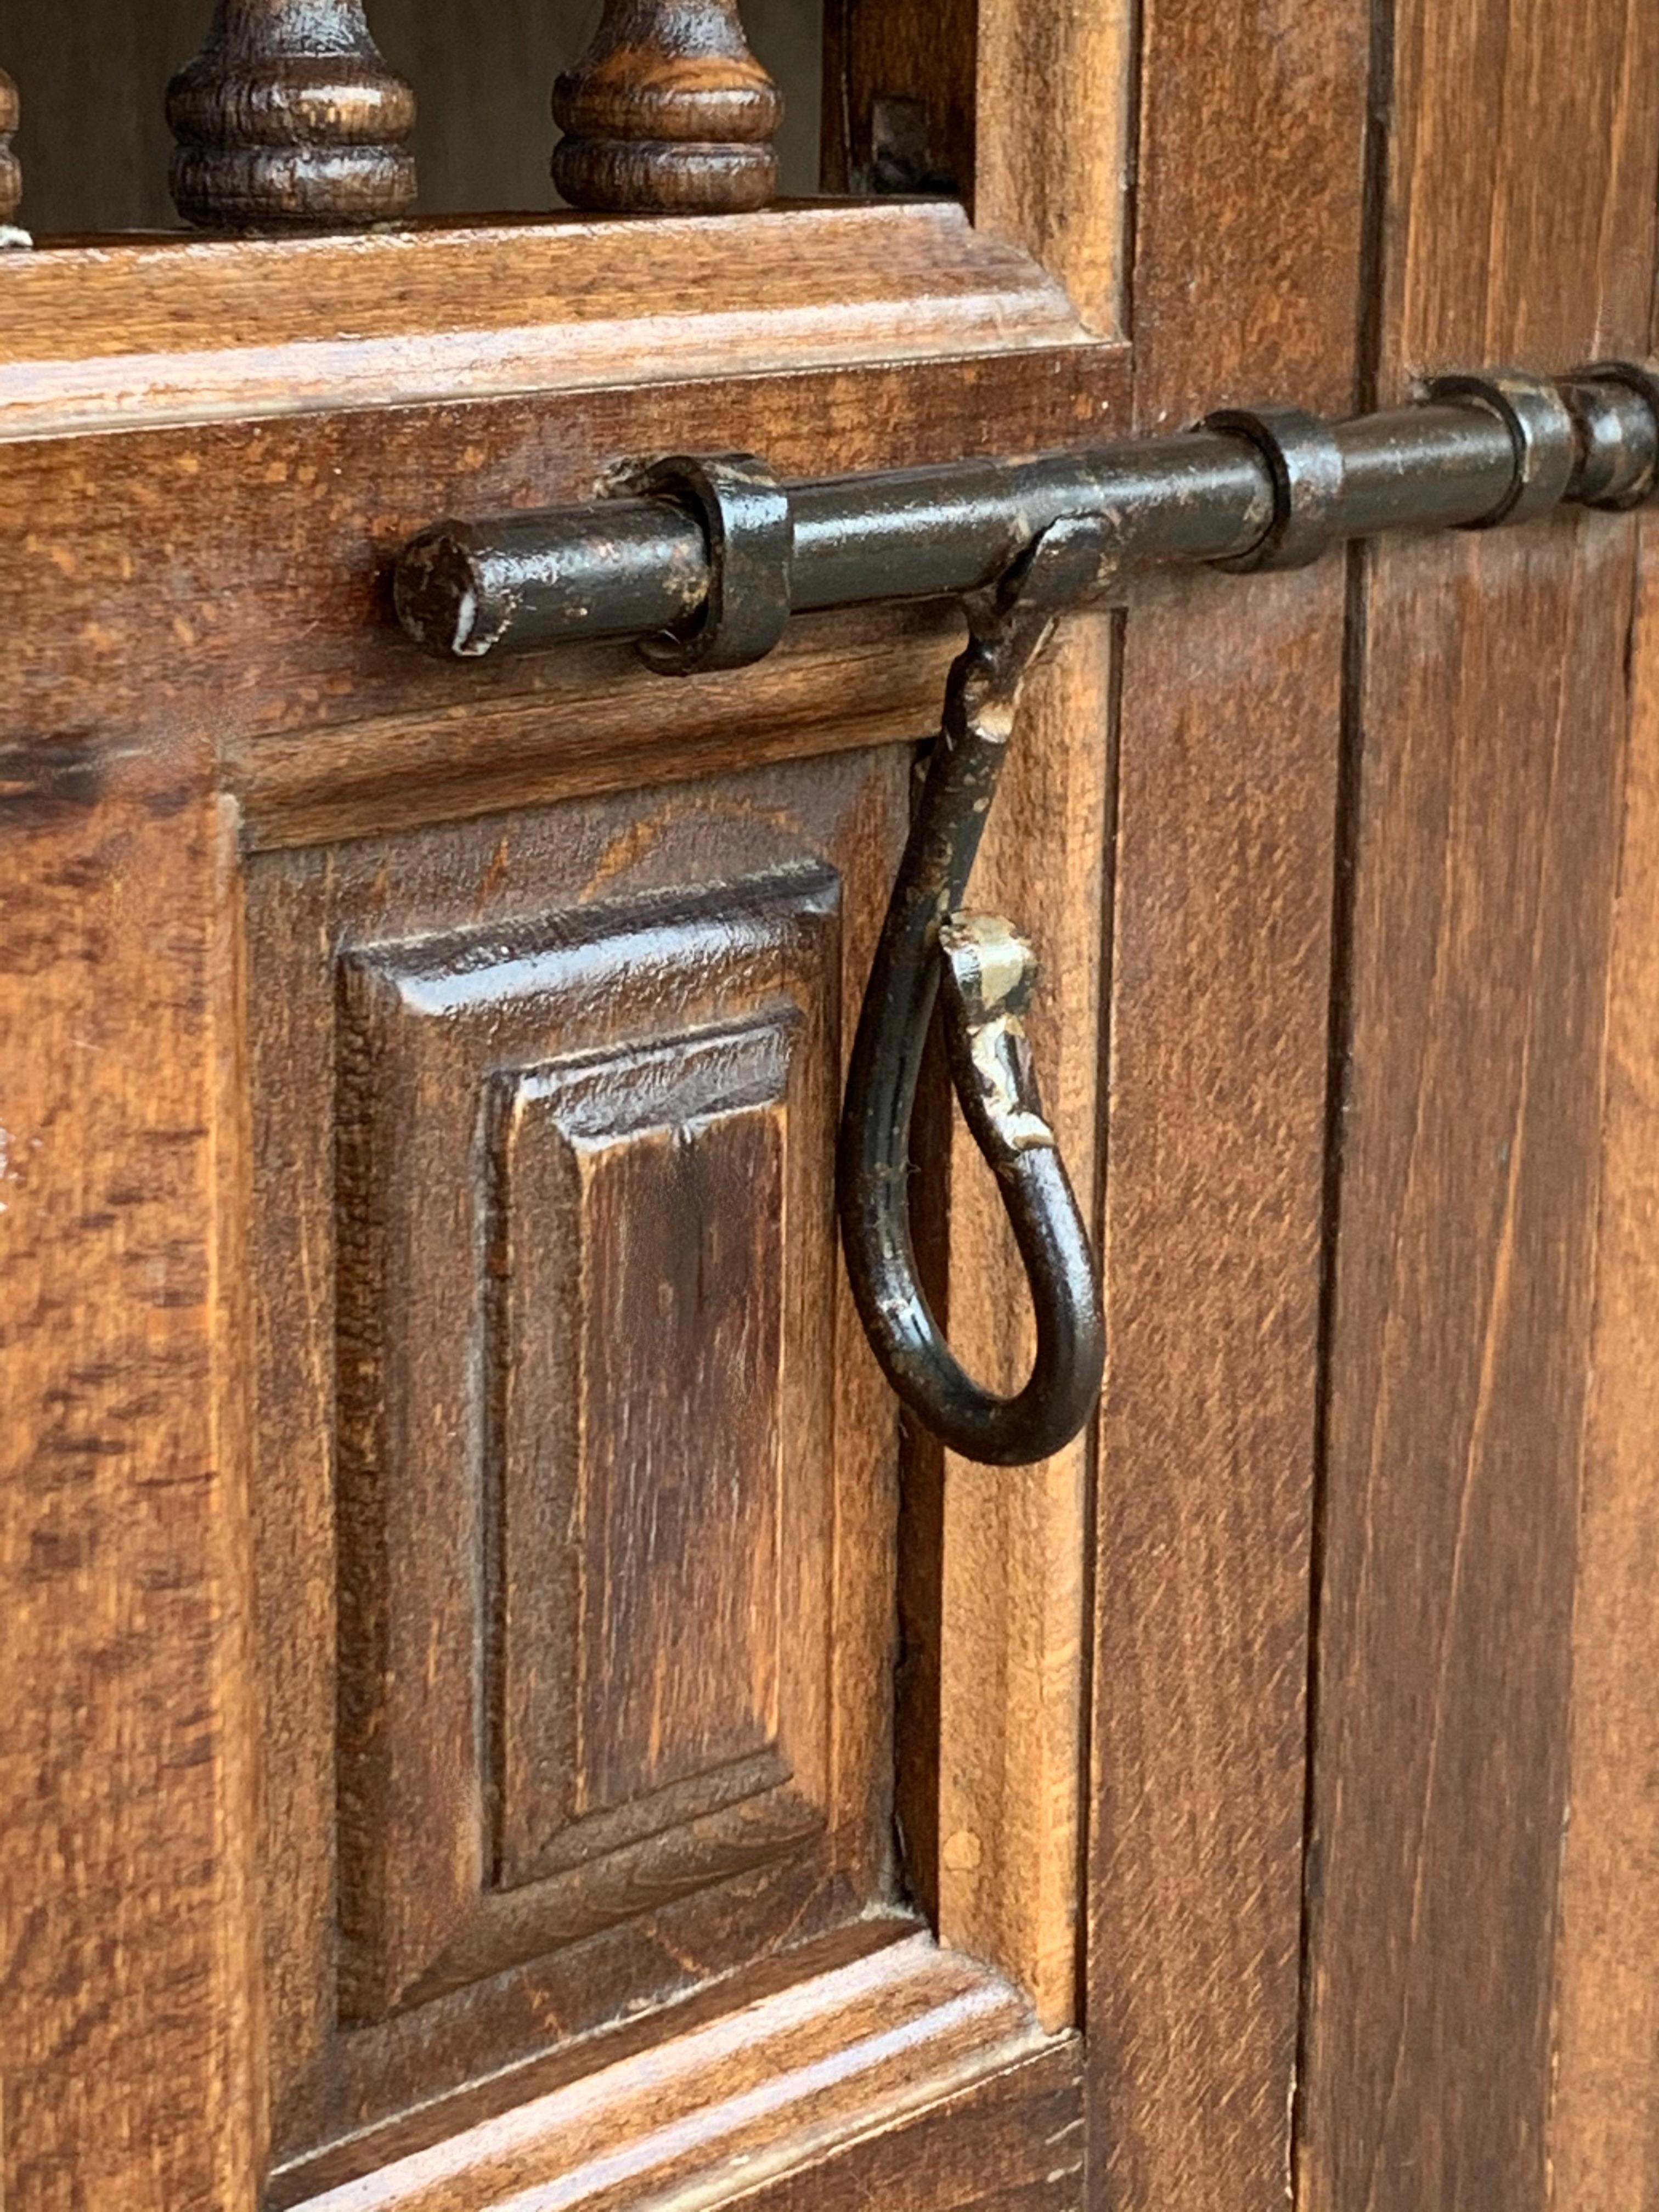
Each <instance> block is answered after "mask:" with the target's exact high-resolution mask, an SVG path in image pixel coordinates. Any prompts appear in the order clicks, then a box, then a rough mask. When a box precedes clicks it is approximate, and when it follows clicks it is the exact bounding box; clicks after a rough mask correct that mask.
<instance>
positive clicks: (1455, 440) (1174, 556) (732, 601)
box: [395, 362, 1659, 1466]
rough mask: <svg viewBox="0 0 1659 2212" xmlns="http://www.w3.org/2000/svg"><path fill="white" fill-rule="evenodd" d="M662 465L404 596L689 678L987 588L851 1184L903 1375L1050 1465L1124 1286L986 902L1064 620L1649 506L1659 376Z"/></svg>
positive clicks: (1494, 382) (469, 557)
mask: <svg viewBox="0 0 1659 2212" xmlns="http://www.w3.org/2000/svg"><path fill="white" fill-rule="evenodd" d="M651 471H652V472H651V473H650V474H649V475H647V477H644V478H643V479H641V478H639V477H635V483H640V482H641V481H642V482H643V483H646V484H647V485H648V486H649V487H650V488H651V490H652V491H653V494H654V495H653V496H647V497H642V498H641V497H623V498H617V499H613V500H611V501H604V502H596V503H593V504H592V505H589V506H587V507H572V508H568V509H565V510H562V511H560V512H556V513H547V514H523V515H515V516H511V517H508V518H506V519H505V520H499V521H492V522H483V523H479V524H466V523H459V522H446V523H440V524H438V525H437V526H435V528H434V529H432V530H429V531H428V532H423V533H422V536H421V537H420V538H416V539H415V540H414V541H413V543H412V544H410V546H409V547H408V548H407V549H406V550H405V551H404V555H403V557H402V559H401V561H400V562H399V564H398V572H397V577H396V588H395V597H396V603H397V606H398V615H399V617H400V619H401V620H402V622H403V623H404V628H405V629H407V630H408V631H409V633H410V635H411V636H412V637H413V638H414V639H415V640H416V641H417V642H418V643H419V644H421V645H422V646H424V647H426V648H427V649H428V651H431V652H434V653H441V654H443V655H444V656H446V657H449V658H459V659H477V658H480V657H482V656H483V655H486V654H489V653H498V652H499V653H511V652H520V651H524V650H527V649H529V648H531V647H538V646H546V645H550V644H553V643H556V642H557V641H560V640H561V639H570V638H577V637H590V638H591V637H606V636H609V637H635V638H637V639H639V640H640V641H641V647H642V650H643V651H644V653H645V655H646V658H647V660H648V661H649V663H650V665H652V666H653V667H655V668H657V669H659V670H661V671H665V672H670V673H679V674H690V673H691V672H694V671H696V669H698V668H703V669H711V668H715V667H733V666H739V665H743V664H744V663H745V662H747V661H751V660H756V659H761V658H762V657H763V655H764V654H765V653H767V652H769V650H770V649H771V647H773V646H774V645H775V643H776V642H777V640H778V638H779V637H780V636H781V634H782V631H783V628H784V625H785V623H786V622H787V617H788V615H789V614H790V612H792V611H802V610H804V609H808V608H821V607H830V606H848V605H859V604H862V603H865V602H868V601H872V600H878V599H931V598H939V597H941V596H945V595H958V594H959V595H961V596H962V597H963V599H964V603H965V607H966V611H967V615H968V623H969V642H968V645H967V647H966V648H965V649H964V651H963V653H962V654H961V656H960V657H959V658H958V659H957V662H956V664H955V665H954V666H953V668H952V670H951V678H950V682H949V686H948V689H947V691H946V696H945V711H944V715H943V718H942V722H941V727H940V732H939V738H938V739H937V741H936V742H935V744H934V746H933V753H932V756H931V759H930V763H929V767H928V773H927V782H926V785H925V787H924V789H923V792H922V795H921V802H920V804H919V805H918V807H917V810H916V813H915V819H914V821H913V823H912V825H911V830H910V836H909V841H908V844H907V846H906V848H905V852H904V856H903V859H902V861H901V863H900V866H899V872H898V877H897V879H896V884H895V887H894V890H893V896H892V899H891V902H890V906H889V908H888V913H887V919H886V922H885V925H884V929H883V932H882V937H881V941H880V945H879V946H878V951H877V954H876V958H875V963H874V966H873V968H872V973H871V976H870V980H869V983H868V987H867V988H866V994H865V1000H864V1006H863V1011H862V1013H861V1015H860V1021H859V1027H858V1032H857V1036H856V1038H855V1040H854V1048H853V1058H852V1066H851V1070H850V1073H849V1076H848V1087H847V1097H846V1100H845V1103H844V1105H843V1109H842V1127H841V1140H840V1147H839V1152H838V1159H837V1197H838V1204H839V1207H840V1212H841V1225H842V1247H843V1249H844V1251H845V1254H846V1258H847V1267H848V1277H849V1279H850V1281H851V1284H852V1288H853V1292H854V1297H855V1299H856V1300H857V1303H858V1307H859V1312H860V1317H861V1319H862V1321H863V1322H864V1326H865V1329H866V1333H867V1334H868V1336H869V1338H870V1341H871V1343H872V1346H873V1347H874V1350H875V1352H876V1356H877V1358H878V1359H879V1361H880V1363H881V1365H882V1369H883V1371H884V1374H885V1375H886V1376H887V1379H888V1381H889V1382H890V1384H891V1385H892V1388H893V1389H894V1390H895V1391H896V1394H897V1395H898V1396H899V1397H900V1398H901V1399H902V1401H903V1402H904V1403H905V1404H906V1405H907V1406H908V1407H909V1408H910V1410H911V1411H912V1412H913V1413H915V1415H916V1417H917V1418H918V1419H920V1420H921V1421H922V1422H924V1423H925V1424H926V1425H927V1427H928V1428H929V1429H931V1430H932V1431H933V1432H934V1433H935V1434H936V1435H938V1436H939V1437H942V1438H943V1439H944V1440H945V1443H947V1444H948V1445H950V1446H951V1449H954V1450H956V1451H958V1452H961V1453H963V1455H966V1456H967V1457H969V1458H971V1459H976V1460H981V1461H985V1462H990V1463H992V1464H995V1465H1003V1466H1012V1465H1021V1464H1024V1463H1027V1462H1031V1461H1035V1460H1039V1459H1043V1458H1046V1457H1048V1455H1050V1454H1051V1453H1053V1452H1055V1451H1057V1450H1059V1449H1060V1448H1061V1447H1062V1446H1063V1445H1065V1444H1066V1443H1069V1442H1070V1441H1071V1439H1072V1438H1073V1437H1075V1436H1076V1435H1077V1434H1078V1432H1079V1431H1080V1430H1081V1428H1082V1427H1083V1425H1085V1422H1086V1421H1087V1420H1088V1419H1089V1416H1090V1413H1091V1410H1092V1408H1093V1407H1094V1403H1095V1401H1096V1398H1097V1395H1098V1393H1099V1389H1100V1380H1101V1375H1102V1371H1103V1364H1104V1358H1105V1328H1104V1321H1103V1313H1102V1304H1101V1294H1100V1289H1099V1283H1098V1277H1097V1269H1096V1265H1095V1261H1094V1257H1093V1255H1092V1254H1091V1250H1090V1246H1089V1238H1088V1232H1087V1230H1086V1228H1085V1224H1084V1222H1083V1220H1082V1218H1081V1216H1080V1214H1079V1209H1078V1206H1077V1201H1076V1199H1075V1197H1074V1195H1073V1190H1072V1187H1071V1183H1070V1181H1069V1179H1068V1177H1067V1176H1066V1169H1065V1165H1064V1163H1063V1162H1062V1161H1061V1159H1060V1154H1059V1151H1058V1148H1057V1146H1056V1145H1055V1142H1054V1134H1053V1132H1052V1130H1051V1129H1050V1127H1049V1126H1048V1122H1047V1121H1046V1120H1045V1119H1044V1116H1043V1112H1042V1099H1041V1097H1040V1094H1039V1091H1038V1089H1037V1085H1036V1076H1035V1073H1034V1071H1033V1069H1032V1066H1031V1063H1030V1051H1029V1048H1028V1047H1027V1043H1026V1039H1025V1032H1024V1013H1025V1010H1026V1007H1027V1005H1028V1002H1029V1000H1030V992H1031V987H1032V982H1033V980H1034V975H1035V963H1034V961H1033V958H1032V955H1031V951H1030V947H1029V946H1028V945H1026V944H1025V942H1024V939H1022V938H1021V937H1020V936H1019V935H1018V932H1017V931H1016V930H1015V928H1014V927H1013V926H1012V923H1010V922H1009V921H1006V920H1004V919H1003V918H1002V917H1001V916H1000V915H975V914H972V913H970V912H968V911H966V910H964V908H963V900H964V899H965V897H966V895H967V890H968V886H969V877H970V875H971V873H972V871H973V866H974V861H975V857H976V855H977V854H978V851H979V846H980V841H981V836H983V833H984V829H985V823H986V820H987V816H988V813H989V811H990V807H991V805H992V803H993V801H994V798H995V794H996V788H997V783H998V780H999V778H1000V774H1001V769H1002V765H1003V763H1004V761H1005V759H1006V755H1007V750H1008V746H1009V744H1010V743H1011V741H1012V738H1013V737H1014V734H1015V731H1016V727H1017V725H1018V708H1019V701H1020V696H1021V692H1022V690H1023V687H1024V682H1025V679H1026V678H1027V676H1028V675H1029V673H1030V669H1031V667H1032V665H1034V663H1035V662H1036V659H1037V658H1038V656H1039V655H1040V654H1041V653H1042V649H1043V647H1044V646H1045V645H1046V644H1047V642H1048V639H1049V637H1050V636H1051V635H1052V634H1053V631H1054V625H1055V623H1056V622H1057V621H1058V620H1059V618H1060V616H1061V615H1062V614H1063V613H1064V612H1065V611H1066V610H1067V609H1069V608H1072V607H1076V606H1080V605H1085V604H1088V603H1090V602H1093V603H1096V604H1099V603H1101V602H1102V601H1103V599H1105V598H1106V597H1108V596H1109V593H1110V592H1111V589H1112V586H1114V584H1115V582H1116V581H1117V580H1119V579H1120V578H1121V576H1122V574H1123V573H1124V571H1125V570H1126V569H1127V568H1133V567H1139V566H1145V565H1147V564H1149V563H1152V562H1171V561H1174V562H1183V561H1184V562H1209V563H1212V564H1214V565H1216V566H1218V567H1221V568H1228V569H1231V570H1235V571H1238V572H1243V573H1248V572H1249V571H1252V570H1255V569H1265V568H1292V567H1298V566H1301V565H1303V564H1304V563H1305V562H1310V561H1313V560H1316V559H1317V558H1318V557H1319V556H1320V555H1321V554H1322V552H1323V551H1324V550H1326V549H1327V547H1328V546H1329V545H1330V544H1333V543H1334V542H1335V541H1336V540H1338V539H1340V538H1353V537H1361V536H1366V535H1369V534H1370V533H1371V532H1376V531H1381V530H1386V529H1396V528H1407V529H1409V528H1416V529H1427V528H1434V527H1456V528H1463V529H1477V530H1478V529H1491V528H1495V527H1498V526H1508V525H1514V524H1518V523H1524V522H1527V521H1529V520H1534V519H1535V518H1536V517H1538V516H1541V515H1543V514H1547V513H1551V512H1553V509H1554V508H1555V507H1557V506H1558V505H1559V503H1561V502H1562V501H1578V502H1580V503H1581V504H1583V505H1585V506H1589V507H1604V508H1607V509H1611V510H1620V509H1624V508H1627V507H1634V506H1637V505H1639V504H1640V503H1641V502H1642V501H1644V500H1645V499H1647V498H1649V497H1650V496H1651V495H1652V494H1653V492H1654V490H1655V488H1656V481H1659V373H1656V371H1655V370H1653V369H1652V368H1649V367H1647V366H1644V365H1643V364H1639V363H1633V362H1602V363H1598V364H1596V365H1595V366H1593V367H1591V368H1583V369H1579V370H1576V371H1574V372H1573V373H1572V374H1571V375H1568V376H1565V377H1562V378H1559V379H1555V380H1551V379H1546V378H1540V377H1533V376H1527V375H1522V374H1519V373H1517V372H1514V371H1498V372H1493V373H1491V374H1484V375H1480V376H1458V377H1444V378H1441V379H1439V380H1437V381H1436V382H1435V383H1433V384H1432V385H1431V386H1429V387H1428V390H1427V392H1426V393H1425V398H1424V401H1423V403H1422V404H1420V405H1419V406H1416V407H1412V408H1402V409H1399V410H1395V411H1393V412H1390V413H1387V414H1378V415H1372V416H1360V417H1358V418H1357V419H1356V420H1354V421H1352V422H1344V423H1337V424H1334V425H1328V424H1325V423H1323V422H1320V421H1319V419H1318V418H1317V417H1316V416H1310V415H1307V414H1304V413H1303V412H1302V411H1301V410H1297V409H1295V408H1290V407H1279V406H1272V407H1259V408H1255V409H1251V410H1226V411H1225V412H1222V413H1218V414H1213V415H1211V416H1207V417H1206V420H1205V422H1203V423H1202V424H1200V426H1199V427H1198V428H1197V429H1196V430H1194V431H1190V432H1188V433H1186V434H1185V435H1182V436H1178V437H1175V438H1162V439H1149V440H1144V441H1130V442H1126V443H1123V444H1120V445H1115V446H1106V447H1097V448H1095V449H1094V450H1092V451H1089V452H1084V453H1054V454H1048V455H1045V456H1042V458H1040V459H1036V460H1031V461H1015V462H995V461H971V462H963V463H960V464H958V465H955V466H950V467H940V468H933V469H918V470H909V471H896V472H892V473H890V474H887V475H880V476H871V477H843V478H838V479H830V480H826V481H823V482H818V483H802V484H796V485H793V486H790V487H785V486H782V485H780V484H779V483H777V482H776V480H775V478H774V477H772V476H771V474H770V473H769V471H768V470H767V469H766V467H765V465H764V464H763V462H761V461H759V460H757V459H755V457H754V456H752V455H749V454H726V455H717V456H712V457H705V458H700V459H699V458H689V457H684V456H676V457H673V458H671V459H666V460H662V461H659V462H657V463H654V464H652V465H651ZM936 1006H938V1007H939V1009H940V1012H941V1015H942V1019H943V1022H944V1027H945V1043H946V1046H947V1048H948V1053H949V1058H950V1064H951V1077H952V1080H953V1082H954V1085H955V1087H956V1091H957V1099H958V1101H959V1103H960V1104H961V1106H962V1109H963V1115H964V1116H965V1118H966V1120H967V1122H968V1126H969V1130H970V1132H971V1133H972V1135H973V1138H974V1140H975V1144H976V1145H977V1146H978V1147H979V1149H980V1151H981V1153H982V1154H983V1156H984V1158H985V1159H986V1160H987V1164H989V1165H990V1167H991V1169H992V1171H993V1172H994V1175H995V1176H996V1177H997V1181H998V1187H999V1188H1000V1193H1001V1195H1002V1201H1003V1205H1004V1207H1005V1209H1006V1212H1007V1215H1008V1218H1009V1221H1010V1223H1011V1225H1012V1229H1013V1231H1014V1235H1015V1237H1016V1239H1017V1240H1018V1245H1019V1249H1020V1255H1021V1258H1022V1260H1023V1261H1024V1267H1025V1271H1026V1275H1027V1279H1028V1281H1029V1283H1030V1291H1031V1297H1032V1304H1033V1309H1034V1312H1035V1316H1036V1345H1037V1349H1036V1359H1035V1362H1034V1364H1033V1367H1032V1371H1031V1375H1030V1379H1029V1381H1028V1382H1027V1383H1026V1384H1025V1387H1024V1389H1022V1390H1020V1391H1018V1392H1017V1393H1016V1394H1015V1395H1013V1396H1012V1397H1007V1398H1004V1397H1000V1396H998V1395H996V1394H995V1393H994V1392H991V1391H988V1390H987V1389H983V1388H982V1387H981V1385H980V1384H979V1383H976V1382H975V1380H974V1379H973V1377H972V1376H969V1374H968V1373H967V1371H966V1370H964V1369H963V1366H962V1364H960V1362H959V1361H958V1360H957V1358H956V1356H955V1354H954V1353H953V1352H951V1347H950V1345H949V1343H948V1342H947V1341H946V1340H945V1334H944V1332H943V1331H942V1330H941V1329H940V1328H939V1323H938V1322H937V1320H936V1319H935V1317H934V1316H933V1312H932V1310H931V1309H930V1308H929V1306H928V1304H927V1296H926V1293H925V1291H923V1289H922V1287H921V1283H920V1280H919V1279H918V1275H917V1271H916V1264H915V1249H914V1244H913V1242H912V1237H911V1231H910V1217H909V1178H910V1159H909V1139H910V1121H911V1115H912V1110H913V1109H914V1106H915V1094H916V1083H917V1078H918V1075H919V1073H920V1069H921V1057H922V1052H923V1049H924V1047H925V1045H926V1042H927V1031H928V1027H929V1024H930V1023H931V1022H932V1020H933V1014H934V1010H935V1007H936Z"/></svg>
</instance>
